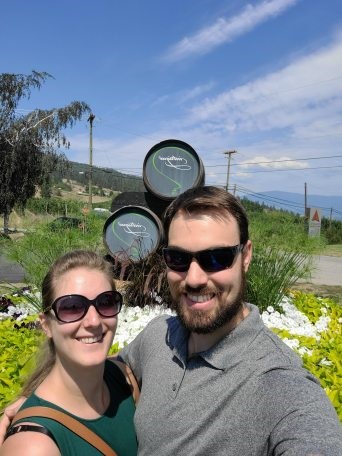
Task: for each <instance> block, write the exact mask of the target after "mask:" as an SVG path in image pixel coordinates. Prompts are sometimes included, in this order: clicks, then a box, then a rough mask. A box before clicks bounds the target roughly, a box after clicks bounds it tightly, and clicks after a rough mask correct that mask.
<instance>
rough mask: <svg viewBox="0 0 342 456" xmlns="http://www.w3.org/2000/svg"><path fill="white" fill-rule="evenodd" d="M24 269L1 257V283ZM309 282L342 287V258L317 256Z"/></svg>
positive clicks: (20, 279)
mask: <svg viewBox="0 0 342 456" xmlns="http://www.w3.org/2000/svg"><path fill="white" fill-rule="evenodd" d="M24 277H25V271H24V270H23V268H22V267H21V266H20V265H18V264H16V263H13V262H11V261H9V260H7V259H6V258H5V257H4V256H1V255H0V282H11V283H20V282H24V281H25V280H24ZM307 282H310V283H313V284H315V285H330V286H342V258H341V257H332V256H323V255H321V256H317V257H315V259H314V270H313V272H312V276H311V278H310V279H308V280H307Z"/></svg>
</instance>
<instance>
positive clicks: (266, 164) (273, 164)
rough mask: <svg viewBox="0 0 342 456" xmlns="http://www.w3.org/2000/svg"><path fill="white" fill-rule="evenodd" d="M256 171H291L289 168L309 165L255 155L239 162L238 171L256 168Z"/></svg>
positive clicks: (289, 159)
mask: <svg viewBox="0 0 342 456" xmlns="http://www.w3.org/2000/svg"><path fill="white" fill-rule="evenodd" d="M256 166H257V167H258V169H291V168H302V169H304V168H307V167H308V166H309V165H308V163H307V162H305V161H294V160H293V159H291V158H289V157H286V156H283V157H279V158H275V159H272V158H270V157H266V156H262V155H257V156H255V157H253V158H252V159H250V160H246V161H241V162H239V167H238V168H239V170H241V169H248V168H256Z"/></svg>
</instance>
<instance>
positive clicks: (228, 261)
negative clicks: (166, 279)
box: [163, 244, 244, 272]
mask: <svg viewBox="0 0 342 456" xmlns="http://www.w3.org/2000/svg"><path fill="white" fill-rule="evenodd" d="M243 248H244V244H238V245H234V246H231V247H219V248H217V249H207V250H201V251H199V252H187V251H185V250H181V249H177V248H175V247H165V248H164V249H163V256H164V260H165V263H166V265H167V266H168V267H169V268H170V269H172V270H173V271H177V272H185V271H187V270H188V269H189V267H190V264H191V262H192V260H193V258H195V259H196V260H197V261H198V264H199V265H200V266H201V268H202V269H203V271H206V272H218V271H222V270H223V269H228V268H230V267H231V266H232V264H233V263H234V260H235V257H236V255H237V254H238V253H239V252H241V251H242V250H243Z"/></svg>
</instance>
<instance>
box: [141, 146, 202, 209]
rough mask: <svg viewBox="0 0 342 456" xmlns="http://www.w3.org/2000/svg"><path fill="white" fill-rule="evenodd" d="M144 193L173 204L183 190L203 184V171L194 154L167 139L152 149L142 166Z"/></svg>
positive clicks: (193, 151)
mask: <svg viewBox="0 0 342 456" xmlns="http://www.w3.org/2000/svg"><path fill="white" fill-rule="evenodd" d="M143 180H144V184H145V187H146V188H147V190H149V191H150V192H152V193H153V194H155V195H156V196H157V197H159V198H162V199H166V200H172V199H174V198H176V197H177V196H178V195H180V194H181V193H183V192H184V191H185V190H187V189H189V188H192V187H199V186H201V185H203V184H204V167H203V163H202V161H201V159H200V158H199V156H198V155H197V153H196V152H195V150H194V149H193V148H192V147H191V146H190V145H189V144H187V143H185V142H183V141H180V140H178V139H167V140H165V141H162V142H160V143H158V144H156V145H155V146H153V147H152V148H151V149H150V150H149V152H148V153H147V155H146V157H145V160H144V164H143Z"/></svg>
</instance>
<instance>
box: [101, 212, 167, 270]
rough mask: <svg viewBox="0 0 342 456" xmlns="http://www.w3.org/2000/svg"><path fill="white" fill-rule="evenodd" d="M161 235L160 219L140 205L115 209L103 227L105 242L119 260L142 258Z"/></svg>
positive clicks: (160, 239)
mask: <svg viewBox="0 0 342 456" xmlns="http://www.w3.org/2000/svg"><path fill="white" fill-rule="evenodd" d="M163 237H164V231H163V226H162V224H161V221H160V219H159V218H158V217H157V216H156V215H155V214H154V213H153V212H152V211H150V210H149V209H147V208H146V207H142V206H124V207H122V208H120V209H118V210H117V211H115V212H114V213H113V214H112V215H111V216H110V217H109V218H108V219H107V220H106V222H105V224H104V227H103V238H104V244H105V245H106V247H107V249H108V250H109V252H110V253H111V255H112V256H113V257H115V258H117V259H118V260H119V261H125V260H127V259H130V260H132V261H135V262H138V261H141V260H142V259H143V258H145V257H146V256H147V255H148V254H150V253H152V252H154V251H155V250H156V249H157V248H158V247H159V245H160V243H161V242H162V240H163Z"/></svg>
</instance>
